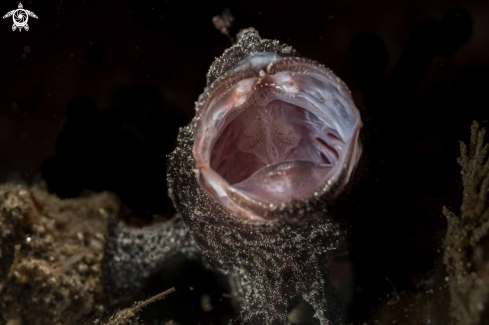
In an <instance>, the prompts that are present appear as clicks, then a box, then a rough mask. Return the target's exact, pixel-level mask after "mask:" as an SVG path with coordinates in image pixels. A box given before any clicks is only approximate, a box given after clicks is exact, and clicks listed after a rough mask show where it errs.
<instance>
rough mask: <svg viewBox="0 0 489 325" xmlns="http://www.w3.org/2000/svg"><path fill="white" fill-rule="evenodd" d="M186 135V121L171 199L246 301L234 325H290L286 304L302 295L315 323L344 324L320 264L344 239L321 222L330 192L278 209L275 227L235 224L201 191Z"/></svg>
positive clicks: (173, 161) (172, 170) (336, 226)
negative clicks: (278, 217)
mask: <svg viewBox="0 0 489 325" xmlns="http://www.w3.org/2000/svg"><path fill="white" fill-rule="evenodd" d="M192 136H193V125H192V124H191V125H190V126H187V127H185V128H183V129H181V131H180V134H179V137H178V146H177V148H176V149H175V151H174V152H173V153H172V154H171V155H170V158H169V163H168V174H169V175H170V176H169V178H168V181H169V182H168V184H169V187H170V195H171V197H172V198H173V200H174V202H175V206H176V207H177V210H178V212H179V213H180V215H181V216H182V217H183V219H184V221H185V223H186V224H187V226H188V227H189V231H190V233H191V234H192V236H193V238H194V240H195V243H196V245H197V247H198V248H199V249H200V250H201V251H202V253H203V255H204V257H205V258H206V260H207V261H208V262H209V264H210V265H211V266H212V267H214V268H216V269H218V270H221V271H224V272H225V273H228V274H230V275H232V276H235V277H236V278H237V279H236V283H238V285H237V288H238V292H237V294H239V295H240V296H243V297H244V302H243V304H242V306H241V316H240V320H236V322H237V323H238V324H239V323H240V321H241V323H243V324H288V321H287V315H286V312H287V305H288V303H290V301H291V299H292V298H294V297H295V296H298V295H302V296H303V297H304V298H305V299H306V301H308V302H309V303H310V304H311V305H312V306H313V307H314V308H315V309H316V311H317V314H318V317H319V319H320V321H321V324H328V321H330V322H331V323H332V324H345V323H346V321H345V319H344V315H343V310H342V309H343V308H342V307H341V304H339V299H338V298H337V297H335V291H334V289H333V287H332V285H331V283H330V281H329V278H328V276H327V274H326V270H325V267H324V262H325V260H326V259H328V258H330V257H332V256H333V255H334V254H336V253H337V249H339V248H341V246H342V243H343V242H344V236H345V230H344V229H343V227H341V225H340V223H338V222H334V221H332V220H331V219H330V218H328V217H327V215H329V213H328V214H327V212H328V206H331V204H332V202H331V201H332V200H331V198H330V197H328V194H325V195H324V196H325V197H321V196H319V197H316V198H314V199H311V200H308V201H296V202H294V203H291V204H289V205H284V206H283V207H278V208H277V211H276V213H279V214H280V215H281V216H282V218H281V220H282V221H279V222H277V223H273V224H272V223H266V222H247V221H243V220H240V219H236V218H235V217H233V216H232V215H230V213H229V212H227V211H226V210H224V209H223V208H221V206H220V205H219V204H218V203H216V201H215V200H214V199H213V198H212V197H210V196H209V195H208V194H207V193H206V192H205V191H204V190H202V189H201V188H200V187H199V184H198V182H197V178H196V175H195V173H194V171H193V169H194V166H195V162H194V159H193V156H192V148H193V141H192ZM328 203H329V204H328ZM333 215H335V216H338V214H333ZM299 218H304V219H302V221H299V220H300V219H299Z"/></svg>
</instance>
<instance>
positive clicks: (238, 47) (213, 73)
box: [207, 28, 299, 86]
mask: <svg viewBox="0 0 489 325" xmlns="http://www.w3.org/2000/svg"><path fill="white" fill-rule="evenodd" d="M237 39H238V42H237V43H236V44H235V45H233V46H231V47H230V48H228V49H226V50H225V51H224V53H223V54H222V55H221V56H220V57H218V58H216V60H215V61H214V62H213V63H212V65H211V67H210V68H209V71H208V72H207V86H210V85H211V84H212V83H213V82H214V80H216V79H217V78H219V77H220V76H221V75H222V74H223V73H224V72H226V71H228V70H229V69H231V68H232V67H234V66H235V65H236V63H238V62H239V61H241V60H244V59H246V58H247V57H248V56H249V55H250V54H251V53H256V52H272V53H277V54H280V56H283V57H291V56H299V53H297V51H296V50H295V49H294V48H293V47H292V46H290V45H287V44H284V43H280V42H279V41H277V40H269V39H263V40H262V39H261V37H260V35H259V34H258V32H257V31H256V30H255V29H254V28H247V29H244V30H242V31H241V32H240V33H239V34H238V35H237Z"/></svg>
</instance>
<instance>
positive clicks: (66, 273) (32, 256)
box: [0, 184, 119, 325]
mask: <svg viewBox="0 0 489 325" xmlns="http://www.w3.org/2000/svg"><path fill="white" fill-rule="evenodd" d="M118 209H119V201H118V199H117V198H116V197H115V196H114V195H111V194H109V193H101V194H96V195H92V196H89V197H84V198H77V199H67V200H61V199H59V198H57V197H56V196H53V195H50V194H49V193H47V192H46V191H45V190H44V189H42V188H41V187H38V186H34V187H32V188H30V187H27V186H23V185H17V184H5V185H1V186H0V251H1V256H0V259H1V263H0V283H1V287H2V289H1V290H3V292H2V294H1V295H0V324H9V325H10V324H11V325H13V324H18V325H30V324H35V325H53V324H56V325H63V324H66V325H68V324H69V325H72V324H77V323H79V322H80V321H82V320H84V319H86V320H88V317H97V316H98V317H100V316H102V315H103V314H104V313H105V312H106V310H107V302H108V299H107V297H106V294H105V292H104V286H103V285H102V267H101V263H102V259H103V257H104V247H105V233H106V229H107V220H108V218H109V216H110V215H114V214H116V213H117V212H118Z"/></svg>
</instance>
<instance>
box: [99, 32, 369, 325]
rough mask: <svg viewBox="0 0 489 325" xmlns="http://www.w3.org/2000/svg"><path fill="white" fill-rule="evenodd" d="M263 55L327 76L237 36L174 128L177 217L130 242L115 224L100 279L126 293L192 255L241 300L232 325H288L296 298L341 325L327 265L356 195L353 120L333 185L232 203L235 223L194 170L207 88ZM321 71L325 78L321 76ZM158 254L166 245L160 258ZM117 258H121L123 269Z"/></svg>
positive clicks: (279, 48)
mask: <svg viewBox="0 0 489 325" xmlns="http://www.w3.org/2000/svg"><path fill="white" fill-rule="evenodd" d="M264 52H265V53H274V54H275V55H277V56H278V57H280V58H281V60H282V62H283V64H289V62H291V64H296V63H297V62H299V64H302V62H304V63H307V64H311V65H314V67H316V66H317V67H318V69H323V70H324V71H326V70H327V69H325V68H323V67H322V66H319V65H318V64H316V63H314V62H312V61H308V60H303V59H300V58H299V55H298V53H297V52H296V51H295V50H294V49H293V48H292V47H290V46H288V45H286V44H282V43H280V42H279V41H272V40H262V39H261V38H260V36H259V35H258V32H256V30H254V29H252V28H250V29H246V30H244V31H242V32H241V33H240V34H239V35H238V42H237V44H236V45H234V46H232V47H231V48H230V49H228V50H226V51H225V53H224V54H223V55H222V56H221V57H219V58H217V59H216V60H215V62H214V63H213V64H212V65H211V68H210V70H209V72H208V75H207V84H208V88H206V89H205V90H204V93H203V94H202V95H201V97H200V98H199V101H198V102H197V106H196V117H195V118H194V119H193V121H192V122H191V123H190V124H189V125H188V126H186V127H183V128H181V129H180V132H179V135H178V139H177V146H176V148H175V150H174V151H173V153H172V154H170V155H169V157H168V186H169V194H170V197H171V198H172V200H173V202H174V204H175V207H176V209H177V212H178V214H177V215H176V216H175V217H174V218H173V219H172V220H170V221H168V222H167V223H166V225H165V226H164V227H163V226H161V225H160V226H155V227H153V228H147V229H144V230H142V231H139V235H138V236H135V235H134V233H133V232H132V231H131V230H129V229H127V228H124V227H123V226H121V225H119V226H118V227H119V228H118V230H116V231H114V232H113V233H112V235H111V238H112V240H110V239H109V241H108V252H111V253H110V254H109V256H108V257H107V258H106V261H107V262H106V265H107V269H108V270H109V272H110V275H109V278H111V279H112V280H111V282H112V285H113V286H115V287H116V288H118V290H122V289H123V290H126V291H128V292H130V291H131V290H134V289H136V288H137V287H139V286H141V285H143V284H144V280H145V279H146V278H147V277H149V275H150V274H151V273H153V272H155V271H157V269H158V267H159V266H161V265H162V263H163V262H164V260H165V259H166V258H168V257H169V256H171V255H173V254H175V253H176V252H179V251H181V250H183V251H184V252H187V253H191V254H198V255H199V256H201V257H202V258H203V259H204V260H205V262H206V264H207V265H209V266H210V267H211V268H213V269H215V270H218V271H221V272H224V273H225V274H227V275H229V278H230V279H231V286H232V288H233V291H234V292H233V293H232V295H233V296H238V297H241V298H242V299H240V300H239V317H238V318H236V319H234V320H233V324H289V321H288V318H287V307H288V305H289V304H290V303H291V301H292V299H293V298H295V297H297V296H301V297H303V298H304V299H305V300H306V301H307V302H309V303H310V304H311V305H312V306H313V308H314V309H315V310H316V315H317V317H318V318H319V321H320V323H321V324H322V325H325V324H347V318H346V310H345V306H344V304H343V303H342V301H341V298H340V297H339V296H338V294H337V292H336V289H335V288H334V286H333V284H332V282H331V280H330V278H329V275H328V270H327V267H326V262H327V261H328V260H329V259H331V258H333V257H334V256H337V255H339V254H343V253H344V251H345V248H346V247H347V242H348V240H347V238H348V226H347V223H346V222H345V218H344V216H345V215H347V214H348V213H350V212H349V211H350V209H349V203H348V202H349V201H348V198H349V197H351V193H353V192H354V189H355V183H356V181H355V180H356V179H357V177H355V176H356V175H355V173H356V169H355V167H356V165H357V163H358V161H359V157H361V147H360V144H359V143H358V142H357V138H358V131H359V129H360V127H361V122H358V123H357V124H356V128H355V129H354V131H353V132H355V133H354V136H353V141H355V143H354V145H353V148H355V150H353V152H352V153H350V156H348V157H349V160H346V162H345V161H342V162H344V166H341V168H339V169H338V170H337V172H336V174H334V175H335V177H334V178H333V179H332V181H331V180H330V181H329V182H327V184H326V185H325V186H322V187H321V188H319V189H317V191H316V192H314V193H313V194H311V195H308V196H306V197H301V198H300V199H294V200H291V201H287V202H279V203H277V204H261V203H260V202H256V201H254V200H251V201H246V200H240V199H239V197H238V199H237V200H235V199H233V202H234V203H233V204H237V205H240V204H241V206H240V208H241V207H242V208H243V211H245V212H244V215H245V217H243V213H241V215H240V216H238V215H237V213H233V210H232V206H231V208H230V206H229V205H227V206H225V204H224V205H223V203H222V202H221V201H220V200H219V199H216V198H217V197H216V195H215V193H213V192H212V190H209V188H206V186H205V184H207V183H206V181H207V180H206V179H203V173H202V170H203V169H205V166H204V167H202V164H200V165H199V164H198V163H197V162H196V158H195V155H196V151H198V148H197V149H196V148H195V146H196V144H195V139H196V134H195V133H196V131H197V129H198V128H199V122H198V121H199V119H200V117H202V114H203V109H202V107H204V106H205V105H206V104H205V103H208V100H209V97H212V96H213V92H212V88H213V87H216V85H219V84H220V83H221V84H222V83H223V82H224V81H225V79H226V78H229V75H230V74H232V73H233V71H234V70H233V69H234V68H235V67H236V66H237V65H239V63H240V62H242V61H243V60H245V59H246V58H249V57H250V56H252V55H254V54H256V53H264ZM274 62H275V61H274ZM271 66H272V65H271V64H268V65H267V66H266V68H268V69H266V68H264V69H263V70H261V71H260V72H258V71H256V72H257V75H258V76H263V75H264V72H265V71H266V72H265V75H266V74H267V73H268V72H269V70H270V67H271ZM271 70H273V67H272V69H271ZM226 73H227V74H226ZM327 73H329V74H331V75H332V73H331V72H330V71H329V70H327ZM332 76H334V75H332ZM334 80H335V82H336V87H337V88H338V89H340V91H342V92H343V93H347V96H348V97H349V98H350V96H349V91H348V89H347V88H346V86H345V85H344V84H343V83H342V82H341V81H340V80H339V79H338V78H335V79H334ZM255 86H256V85H255ZM228 88H229V87H228ZM253 95H255V93H253ZM350 99H351V98H350ZM352 105H353V109H354V110H355V112H356V108H354V104H352ZM200 127H201V126H200ZM345 148H346V145H345ZM345 151H346V149H345ZM339 161H341V160H339ZM236 202H237V203H236ZM247 211H252V212H250V215H255V216H256V215H258V219H257V218H252V217H250V218H246V214H247V213H248V212H247ZM260 217H262V218H260ZM182 221H183V222H182ZM158 227H159V228H158ZM113 229H114V228H113ZM158 229H160V230H161V229H163V230H164V231H160V230H158ZM149 234H151V238H152V239H151V240H149V239H148V238H149V237H150V236H149ZM123 238H125V239H126V240H125V242H124V244H123V240H122V239H123ZM131 238H132V239H131ZM136 238H137V240H136ZM169 238H173V240H171V241H170V240H169ZM163 246H165V247H167V248H166V252H164V253H163V252H162V249H161V247H163ZM168 247H169V248H168ZM134 255H137V256H138V257H139V262H140V263H139V265H138V267H137V268H138V270H139V271H141V269H143V271H144V272H135V268H134V266H133V265H131V264H133V263H127V261H128V260H129V259H132V258H133V256H134ZM149 255H151V256H152V258H151V259H149V258H148V257H147V256H149ZM121 256H125V258H123V261H122V262H121ZM155 256H156V257H155ZM124 261H125V262H126V264H125V265H124ZM121 279H129V280H121Z"/></svg>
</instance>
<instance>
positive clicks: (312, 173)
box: [193, 53, 361, 220]
mask: <svg viewBox="0 0 489 325" xmlns="http://www.w3.org/2000/svg"><path fill="white" fill-rule="evenodd" d="M270 67H271V69H270V70H268V69H269V68H270ZM264 69H266V70H267V71H268V72H266V73H265V72H264ZM225 76H226V78H223V79H222V80H220V81H216V82H215V84H212V85H211V86H210V87H209V88H208V90H207V91H208V92H207V93H206V95H207V96H208V98H207V99H206V101H203V102H200V104H199V105H198V106H197V109H198V110H199V111H200V112H201V113H200V115H198V117H197V120H196V121H197V124H196V130H195V145H194V149H193V155H194V157H195V160H196V166H197V170H198V171H199V172H200V173H198V175H200V178H199V182H200V184H201V185H202V187H203V188H204V189H205V190H206V191H207V192H208V193H209V194H210V195H212V196H213V197H214V198H215V199H216V200H217V201H218V202H219V203H220V204H221V205H222V206H224V207H225V208H226V209H228V210H229V211H231V212H232V213H233V214H235V215H238V216H240V217H242V218H245V219H250V220H266V215H265V214H263V213H256V211H258V210H259V209H260V208H263V207H264V206H266V207H267V208H271V209H273V208H274V207H275V206H277V205H281V204H284V203H288V202H291V201H293V200H302V199H305V198H308V197H311V196H319V195H320V194H321V193H324V191H327V190H328V189H329V187H330V185H332V184H338V187H336V189H338V188H340V187H342V186H344V184H346V182H348V178H349V176H350V173H351V171H352V169H353V167H354V166H355V165H356V163H357V161H358V157H359V154H360V146H359V143H358V132H359V129H360V128H361V120H360V115H359V113H358V110H357V109H356V107H355V104H354V103H353V100H352V98H351V95H350V93H349V91H348V89H347V88H346V87H345V86H344V84H343V83H342V82H341V81H340V80H339V79H338V78H337V77H336V76H335V75H334V74H333V73H331V72H330V71H329V70H327V69H325V68H323V67H321V66H318V65H317V64H315V63H312V62H310V61H307V60H303V59H296V58H294V59H283V58H280V57H277V56H276V55H275V54H274V53H261V54H260V53H255V54H254V55H252V56H250V57H249V58H247V59H245V60H243V61H242V62H241V63H240V64H238V65H237V66H236V67H235V69H234V70H230V71H228V72H227V74H226V75H225ZM341 175H345V177H344V178H343V179H342V180H341V183H338V181H340V180H339V177H340V176H341ZM337 191H338V190H337ZM258 207H260V208H258ZM256 209H258V210H256Z"/></svg>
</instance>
